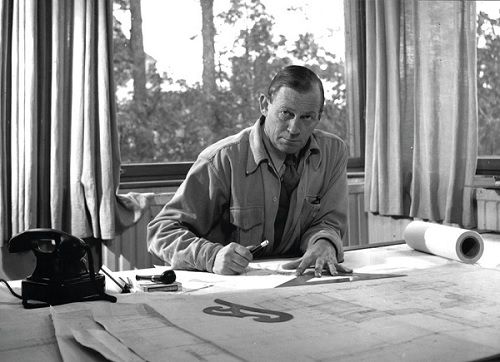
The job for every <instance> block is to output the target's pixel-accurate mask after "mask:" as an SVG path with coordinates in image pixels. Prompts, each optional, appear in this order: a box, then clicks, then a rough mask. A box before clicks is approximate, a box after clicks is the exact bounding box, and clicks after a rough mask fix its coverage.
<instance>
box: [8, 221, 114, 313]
mask: <svg viewBox="0 0 500 362" xmlns="http://www.w3.org/2000/svg"><path fill="white" fill-rule="evenodd" d="M30 250H31V251H33V253H34V254H35V256H36V266H35V270H34V271H33V273H32V274H31V275H30V276H28V277H27V278H26V279H25V280H23V281H22V282H21V294H22V300H23V305H24V307H25V308H33V307H38V306H47V305H58V304H65V303H72V302H82V301H90V300H108V301H110V302H115V301H116V298H115V297H113V296H110V295H108V294H106V293H105V278H104V275H102V274H99V273H95V272H94V262H93V258H92V253H91V251H90V247H89V246H88V244H87V243H86V242H85V241H83V240H82V239H80V238H77V237H76V236H73V235H71V234H68V233H65V232H63V231H59V230H53V229H30V230H27V231H24V232H21V233H19V234H17V235H15V236H13V237H12V238H11V239H10V241H9V252H11V253H18V252H24V251H30ZM85 257H87V258H88V259H86V258H85ZM87 265H88V267H87ZM32 301H38V303H32ZM40 302H41V303H40Z"/></svg>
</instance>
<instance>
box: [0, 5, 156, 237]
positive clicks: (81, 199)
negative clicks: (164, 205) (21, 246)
mask: <svg viewBox="0 0 500 362" xmlns="http://www.w3.org/2000/svg"><path fill="white" fill-rule="evenodd" d="M0 11H1V19H2V28H1V37H0V41H1V42H2V43H1V49H2V54H1V59H0V62H1V63H0V65H1V68H0V70H1V73H0V77H1V79H0V80H1V86H2V92H1V102H0V107H1V108H0V116H1V119H0V122H1V130H0V131H1V134H0V147H1V148H2V155H1V156H0V157H1V158H0V165H1V178H0V217H1V230H0V235H1V236H2V241H4V242H5V241H6V240H8V239H9V237H10V236H11V235H13V234H16V233H18V232H20V231H23V230H26V229H30V228H35V227H50V228H54V229H59V230H64V231H67V232H70V233H72V234H74V235H76V236H79V237H94V238H99V239H113V238H114V236H115V232H116V231H117V230H118V231H120V230H121V229H122V228H123V227H125V226H127V225H130V224H132V223H134V222H135V221H136V220H137V219H138V218H139V217H140V215H141V212H142V210H143V209H144V207H145V205H146V202H147V199H146V198H143V197H134V196H137V195H128V196H119V195H117V189H118V184H119V169H120V153H119V148H118V146H119V143H118V134H117V127H116V119H115V109H114V87H113V81H112V60H111V42H112V19H113V18H112V1H106V0H52V1H47V2H46V1H32V0H6V1H2V4H1V5H0Z"/></svg>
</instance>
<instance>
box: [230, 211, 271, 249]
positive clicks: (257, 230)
mask: <svg viewBox="0 0 500 362" xmlns="http://www.w3.org/2000/svg"><path fill="white" fill-rule="evenodd" d="M230 222H231V224H233V225H234V226H235V227H236V230H235V232H234V236H233V237H234V239H235V240H234V241H235V242H237V243H239V244H241V245H243V246H248V245H254V244H256V243H260V242H261V241H262V238H263V236H264V207H258V206H256V207H246V208H231V209H230Z"/></svg>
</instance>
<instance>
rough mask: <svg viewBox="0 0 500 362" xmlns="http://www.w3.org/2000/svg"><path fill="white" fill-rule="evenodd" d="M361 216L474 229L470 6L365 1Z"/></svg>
mask: <svg viewBox="0 0 500 362" xmlns="http://www.w3.org/2000/svg"><path fill="white" fill-rule="evenodd" d="M366 72H367V74H366V149H365V174H366V181H365V207H366V209H367V211H369V212H373V213H379V214H382V215H391V216H409V217H417V218H422V219H426V220H433V221H440V222H445V223H457V224H460V225H462V226H464V227H473V226H475V216H474V207H473V195H472V189H471V188H468V187H466V186H465V185H467V184H468V185H470V184H472V179H473V176H474V173H475V169H476V159H477V105H476V103H477V101H476V13H475V3H474V2H473V1H465V0H464V1H412V0H405V1H397V0H386V1H383V0H380V1H366Z"/></svg>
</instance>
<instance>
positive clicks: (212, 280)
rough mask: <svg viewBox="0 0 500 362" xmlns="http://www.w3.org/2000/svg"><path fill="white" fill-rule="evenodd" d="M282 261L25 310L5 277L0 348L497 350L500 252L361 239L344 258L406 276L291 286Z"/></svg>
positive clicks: (279, 355)
mask: <svg viewBox="0 0 500 362" xmlns="http://www.w3.org/2000/svg"><path fill="white" fill-rule="evenodd" d="M498 245H499V244H497V245H496V247H498ZM488 248H489V247H488ZM487 250H488V249H487V248H486V246H485V253H486V252H487ZM492 250H493V249H492ZM497 251H498V249H497ZM488 255H492V254H489V253H488ZM499 255H500V254H496V256H497V257H498V256H499ZM280 262H282V261H266V262H263V265H260V266H263V267H264V271H260V272H252V271H251V272H249V273H248V275H242V276H231V277H221V276H217V275H213V274H207V273H197V272H185V271H184V272H183V271H179V272H178V273H177V275H178V278H177V279H178V280H179V281H181V282H182V284H183V286H184V287H185V288H184V290H183V291H182V292H179V293H136V294H130V295H124V294H120V295H118V303H116V304H112V303H107V302H89V303H73V304H67V305H63V306H57V307H54V308H52V311H51V310H49V309H48V308H44V309H38V310H24V309H23V308H22V307H21V305H20V303H19V301H18V300H17V299H15V298H13V297H11V296H10V295H9V294H8V292H7V290H6V289H5V288H0V336H1V337H0V360H2V361H9V360H37V361H54V360H58V359H60V358H61V357H60V354H59V351H61V353H64V354H65V355H66V356H71V358H78V359H79V360H89V361H90V360H98V359H99V358H100V357H99V355H98V354H97V353H90V352H89V351H90V349H87V350H86V352H85V353H86V354H85V355H78V353H83V352H81V351H80V352H78V351H76V350H75V349H74V346H75V345H76V344H77V342H76V340H77V339H80V341H82V340H83V341H87V342H88V343H89V344H91V342H92V341H93V342H95V343H99V340H106V341H108V342H106V343H107V344H109V345H110V346H111V345H113V343H111V336H112V337H113V340H114V341H115V342H116V341H117V340H119V341H121V346H122V347H123V345H126V346H127V347H129V348H131V349H133V350H134V351H138V352H139V354H140V355H142V356H144V355H145V356H146V357H147V358H148V359H149V360H172V361H177V360H190V361H192V360H213V361H262V360H273V361H308V360H315V361H332V360H339V361H422V360H431V361H432V360H434V361H471V360H481V359H485V358H489V357H491V356H495V355H497V356H498V355H500V265H499V264H500V262H499V263H496V261H495V259H494V258H490V260H485V261H484V263H483V266H479V265H467V264H462V263H459V262H455V261H450V260H447V259H443V258H440V257H437V256H433V255H427V254H423V253H420V252H417V251H414V250H412V249H410V248H409V247H408V246H406V245H405V244H401V245H392V246H386V247H380V248H371V249H363V250H353V251H347V252H346V254H345V264H346V265H347V266H350V267H352V268H354V271H355V273H358V275H362V274H364V273H367V274H392V275H402V276H395V277H391V278H380V279H372V280H357V281H348V282H332V281H331V279H328V277H326V278H325V279H323V278H322V279H323V281H325V283H323V284H321V283H317V282H318V281H317V280H315V279H314V278H312V279H311V278H309V280H306V281H304V282H303V283H302V284H303V285H298V286H291V287H286V286H284V287H283V286H282V287H277V286H278V285H281V284H283V283H281V282H282V280H279V275H280V274H277V275H274V277H273V275H272V273H270V272H269V270H272V267H273V266H272V265H274V266H276V265H278V264H279V263H280ZM273 263H274V264H273ZM258 266H259V265H257V267H258ZM265 268H268V269H265ZM256 269H258V268H256ZM137 272H142V271H137ZM129 273H131V272H129ZM259 273H260V274H259ZM283 277H284V278H285V279H287V278H290V277H288V276H286V275H284V276H283ZM258 278H262V280H263V281H262V282H261V283H259V282H258ZM273 278H274V279H273ZM291 279H293V277H292V278H291ZM264 280H266V281H267V280H272V282H270V284H269V283H267V282H265V281H264ZM329 280H330V282H327V281H329ZM245 282H247V283H248V284H249V285H250V287H249V288H245V286H244V284H245ZM277 283H278V285H276V284H277ZM279 283H281V284H279ZM207 285H208V286H207ZM259 285H260V286H261V287H262V288H263V289H259ZM96 321H97V322H99V324H97V323H96ZM52 323H54V325H55V326H56V333H58V339H59V346H58V344H57V340H56V337H55V334H54V327H53V326H52ZM103 326H104V327H105V329H104V327H103ZM71 333H73V334H72V335H71ZM92 336H94V337H95V336H100V337H99V338H100V339H99V338H97V339H96V338H94V337H92ZM92 338H94V339H92ZM115 344H116V343H115ZM119 344H120V343H118V345H119ZM61 346H62V347H61ZM116 348H118V347H116ZM82 350H83V349H82ZM72 353H74V355H72ZM123 353H130V350H127V351H123ZM134 356H136V357H137V355H135V354H134ZM138 360H140V359H138ZM485 360H487V359H485Z"/></svg>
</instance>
